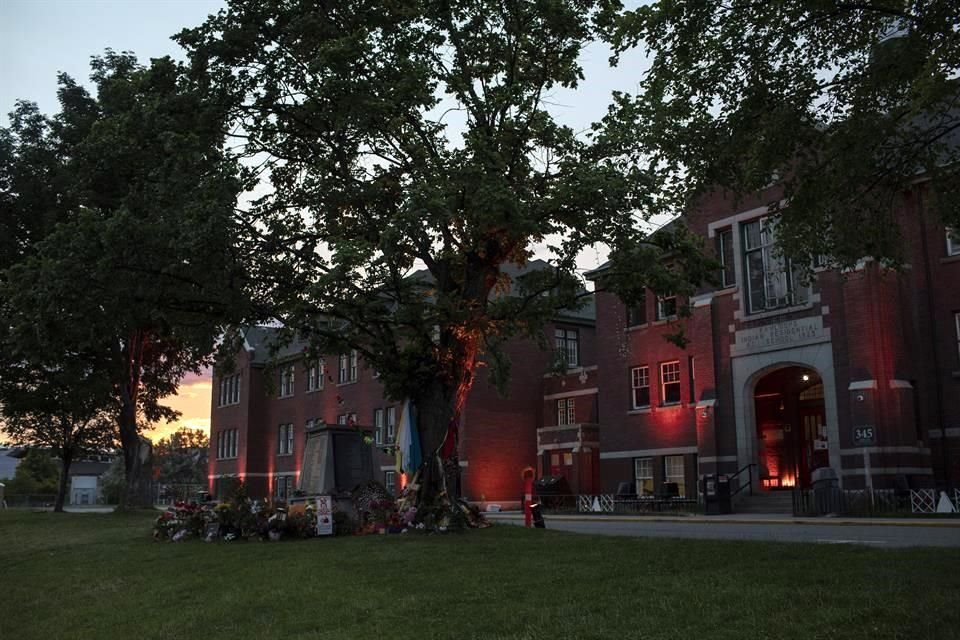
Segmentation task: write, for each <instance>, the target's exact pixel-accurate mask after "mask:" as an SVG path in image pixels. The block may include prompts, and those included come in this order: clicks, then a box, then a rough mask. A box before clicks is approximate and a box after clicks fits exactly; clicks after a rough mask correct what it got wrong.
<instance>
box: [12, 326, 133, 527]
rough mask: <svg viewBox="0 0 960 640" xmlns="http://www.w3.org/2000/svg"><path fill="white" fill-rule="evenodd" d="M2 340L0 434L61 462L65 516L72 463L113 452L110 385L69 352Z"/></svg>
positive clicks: (60, 495)
mask: <svg viewBox="0 0 960 640" xmlns="http://www.w3.org/2000/svg"><path fill="white" fill-rule="evenodd" d="M2 334H3V327H2V326H0V346H2V347H3V349H4V355H3V356H2V358H0V366H2V367H3V375H2V376H0V431H2V432H3V433H4V434H5V435H7V436H8V437H9V438H10V439H11V441H12V442H14V443H16V444H17V445H20V446H28V447H36V448H41V449H44V450H45V451H48V452H50V454H52V455H53V456H55V457H56V458H57V459H58V460H59V461H60V481H59V484H58V486H57V492H56V493H57V498H56V502H55V504H54V511H63V505H64V500H65V498H66V495H67V488H68V487H67V485H68V481H69V477H70V467H71V465H72V464H73V461H74V460H76V459H77V458H79V457H80V456H81V455H83V454H84V453H87V452H100V451H103V450H104V449H107V448H111V447H113V446H114V443H115V436H116V422H115V416H114V415H113V413H112V409H113V403H112V402H111V396H110V387H109V383H108V382H107V381H106V380H104V379H102V378H98V377H96V375H95V373H94V370H93V369H92V368H91V367H89V366H87V362H88V361H86V359H85V358H83V357H82V356H80V355H79V354H76V353H73V352H72V351H71V347H66V351H63V350H60V351H57V350H55V345H53V344H51V343H49V342H47V343H45V344H44V345H43V348H42V349H41V350H35V349H32V348H31V347H30V346H29V345H30V343H29V340H30V338H31V336H22V337H23V338H25V339H26V341H17V342H13V341H8V340H5V339H4V338H3V337H2ZM59 346H60V347H65V345H63V343H60V345H59ZM38 356H39V357H38Z"/></svg>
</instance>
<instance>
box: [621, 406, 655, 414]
mask: <svg viewBox="0 0 960 640" xmlns="http://www.w3.org/2000/svg"><path fill="white" fill-rule="evenodd" d="M650 412H651V407H637V408H636V409H631V410H630V411H627V415H628V416H638V415H643V414H645V413H650Z"/></svg>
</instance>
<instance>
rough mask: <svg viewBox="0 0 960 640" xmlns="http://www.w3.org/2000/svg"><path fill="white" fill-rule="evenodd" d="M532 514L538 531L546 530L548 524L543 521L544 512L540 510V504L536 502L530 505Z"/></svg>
mask: <svg viewBox="0 0 960 640" xmlns="http://www.w3.org/2000/svg"><path fill="white" fill-rule="evenodd" d="M530 513H531V515H533V526H534V527H536V528H537V529H546V528H547V523H546V522H544V520H543V510H542V509H541V508H540V503H539V502H534V503H532V504H531V505H530Z"/></svg>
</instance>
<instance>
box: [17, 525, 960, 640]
mask: <svg viewBox="0 0 960 640" xmlns="http://www.w3.org/2000/svg"><path fill="white" fill-rule="evenodd" d="M151 521H152V517H151V516H150V515H149V514H135V515H112V514H111V515H87V514H84V515H78V514H52V513H24V512H14V511H6V512H0V585H2V595H0V638H5V639H7V638H9V639H10V640H27V639H29V638H44V639H47V638H85V639H87V638H89V639H95V640H99V639H106V638H124V639H130V640H140V639H141V638H143V639H146V638H158V639H163V640H171V639H174V638H191V639H192V638H196V639H199V640H207V639H209V640H212V639H214V638H228V639H231V640H235V639H239V638H338V639H339V638H384V639H402V638H550V639H568V638H678V639H684V640H687V639H695V638H732V639H733V638H736V639H741V638H744V639H751V640H753V639H757V638H798V639H803V640H813V639H815V638H871V639H878V638H904V639H909V640H913V639H924V640H932V639H934V638H956V637H958V636H957V633H958V632H957V630H958V629H960V552H958V551H953V550H951V551H944V550H926V549H923V550H881V549H874V548H866V547H856V546H839V545H817V546H811V545H800V544H776V543H754V542H718V541H691V540H684V541H672V540H655V539H642V538H606V537H592V536H581V535H575V534H566V533H560V532H555V531H542V530H524V529H520V528H514V527H510V526H506V525H504V526H498V527H493V528H490V529H487V530H483V531H473V532H470V533H467V534H461V535H447V536H396V535H395V536H369V537H354V538H331V539H322V540H307V541H300V542H281V543H258V542H253V543H244V542H232V543H219V544H204V543H202V542H188V543H178V544H171V543H155V542H153V540H152V539H151V537H150V524H151Z"/></svg>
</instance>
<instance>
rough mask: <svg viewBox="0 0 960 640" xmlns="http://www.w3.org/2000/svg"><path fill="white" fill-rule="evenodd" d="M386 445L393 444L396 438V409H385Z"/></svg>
mask: <svg viewBox="0 0 960 640" xmlns="http://www.w3.org/2000/svg"><path fill="white" fill-rule="evenodd" d="M386 423H387V444H393V443H394V440H395V439H396V437H397V408H396V407H387V417H386Z"/></svg>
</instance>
